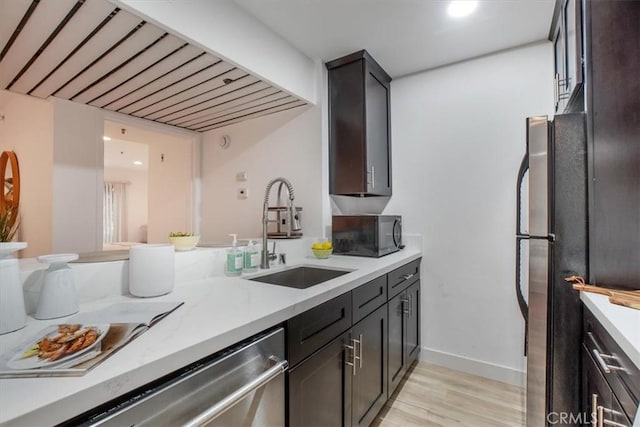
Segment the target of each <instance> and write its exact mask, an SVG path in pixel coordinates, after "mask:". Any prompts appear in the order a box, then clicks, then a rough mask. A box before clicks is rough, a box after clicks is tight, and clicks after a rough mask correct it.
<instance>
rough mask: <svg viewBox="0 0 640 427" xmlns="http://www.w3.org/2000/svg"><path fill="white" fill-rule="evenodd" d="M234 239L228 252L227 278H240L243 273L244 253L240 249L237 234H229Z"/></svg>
mask: <svg viewBox="0 0 640 427" xmlns="http://www.w3.org/2000/svg"><path fill="white" fill-rule="evenodd" d="M229 236H231V237H233V242H232V243H231V248H230V249H229V250H227V263H226V269H225V270H226V274H227V276H239V275H240V274H241V273H242V251H241V250H240V249H238V240H237V236H238V235H237V234H229Z"/></svg>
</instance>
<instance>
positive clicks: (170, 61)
mask: <svg viewBox="0 0 640 427" xmlns="http://www.w3.org/2000/svg"><path fill="white" fill-rule="evenodd" d="M202 55H204V52H202V50H200V49H198V48H196V47H194V46H190V45H189V46H186V47H185V48H184V49H180V50H179V51H177V52H176V53H174V54H173V55H171V56H170V57H168V58H166V59H165V60H163V61H162V62H161V63H159V64H157V65H156V66H154V67H152V68H151V69H149V70H147V71H145V72H143V73H142V74H140V75H138V76H132V78H131V80H129V81H127V82H126V83H124V84H122V85H121V86H117V87H114V88H112V89H111V91H110V92H108V93H105V94H104V95H103V96H101V97H100V98H98V99H96V100H95V101H92V102H90V104H91V105H95V106H97V107H106V106H110V107H111V108H112V109H117V108H118V105H119V106H120V107H122V106H124V105H127V104H128V103H130V102H132V101H131V100H130V101H127V100H126V99H125V98H126V97H127V96H132V97H135V96H140V97H142V96H145V95H144V94H145V91H144V89H145V88H148V87H149V86H151V85H152V84H154V82H155V81H156V80H158V79H160V78H162V77H163V76H165V75H168V74H170V73H171V72H174V71H175V72H176V74H174V76H175V75H177V74H178V69H180V68H182V67H184V66H185V64H187V63H189V62H190V61H194V60H196V59H197V58H198V57H201V56H202ZM135 92H137V94H136V93H135ZM148 93H151V92H148ZM148 93H147V94H148ZM132 99H133V98H132Z"/></svg>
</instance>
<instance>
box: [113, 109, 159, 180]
mask: <svg viewBox="0 0 640 427" xmlns="http://www.w3.org/2000/svg"><path fill="white" fill-rule="evenodd" d="M122 129H124V133H122ZM154 134H155V133H153V132H150V131H148V130H144V129H141V128H138V127H135V126H131V125H123V124H121V123H116V122H111V121H108V120H107V121H105V122H104V136H107V137H109V138H111V140H109V141H105V142H104V166H105V167H110V168H117V169H132V170H140V171H146V170H148V168H149V143H151V142H153V137H154ZM136 160H137V161H140V162H142V165H134V164H133V162H134V161H136Z"/></svg>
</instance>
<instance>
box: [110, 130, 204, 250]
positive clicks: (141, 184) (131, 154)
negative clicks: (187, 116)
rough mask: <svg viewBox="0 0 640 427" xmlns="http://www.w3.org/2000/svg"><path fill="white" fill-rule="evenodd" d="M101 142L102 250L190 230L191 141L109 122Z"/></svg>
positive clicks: (159, 239)
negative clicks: (102, 157)
mask: <svg viewBox="0 0 640 427" xmlns="http://www.w3.org/2000/svg"><path fill="white" fill-rule="evenodd" d="M103 139H104V191H103V249H104V250H118V249H126V248H127V247H129V246H132V245H136V244H140V243H165V242H167V241H168V235H169V233H170V232H172V231H189V230H191V229H192V224H191V222H192V204H193V203H192V188H191V187H192V174H193V172H192V171H193V166H192V158H193V155H192V150H193V141H192V140H191V139H189V138H185V137H181V136H176V135H172V134H168V133H164V132H158V131H155V130H151V129H149V128H148V127H146V126H145V127H141V126H134V125H131V124H129V123H121V122H117V121H113V120H106V121H105V122H104V138H103Z"/></svg>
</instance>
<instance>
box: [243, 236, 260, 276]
mask: <svg viewBox="0 0 640 427" xmlns="http://www.w3.org/2000/svg"><path fill="white" fill-rule="evenodd" d="M243 257H244V261H243V265H242V271H244V272H245V273H251V272H253V271H257V270H258V266H259V265H260V251H259V250H258V248H257V247H256V245H255V243H254V241H253V240H249V245H248V246H247V247H246V248H245V249H244V254H243Z"/></svg>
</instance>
